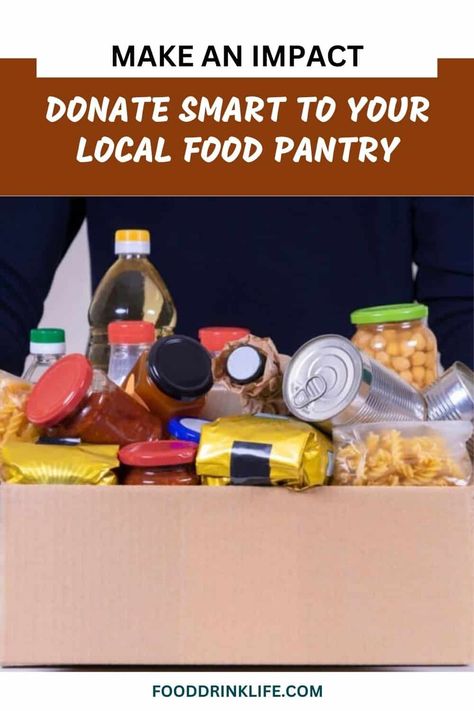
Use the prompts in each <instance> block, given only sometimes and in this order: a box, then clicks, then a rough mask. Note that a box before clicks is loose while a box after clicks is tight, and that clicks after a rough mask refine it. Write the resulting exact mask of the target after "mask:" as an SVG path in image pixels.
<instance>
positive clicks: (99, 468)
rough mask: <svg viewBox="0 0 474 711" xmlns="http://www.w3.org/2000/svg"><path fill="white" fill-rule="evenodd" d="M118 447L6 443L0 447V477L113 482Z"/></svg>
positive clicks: (19, 480)
mask: <svg viewBox="0 0 474 711" xmlns="http://www.w3.org/2000/svg"><path fill="white" fill-rule="evenodd" d="M117 452H118V447H117V446H115V445H107V444H89V445H86V444H81V445H49V444H48V445H41V444H30V443H25V442H10V443H8V444H5V445H3V447H1V448H0V479H1V480H2V481H3V482H5V483H7V484H99V485H109V484H116V483H117V477H116V475H115V472H114V471H113V470H114V469H115V468H116V467H118V466H119V461H118V458H117Z"/></svg>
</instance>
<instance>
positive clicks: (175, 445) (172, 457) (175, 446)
mask: <svg viewBox="0 0 474 711" xmlns="http://www.w3.org/2000/svg"><path fill="white" fill-rule="evenodd" d="M197 448H198V445H197V444H195V443H194V442H183V441H180V440H163V441H161V442H137V443H136V444H129V445H128V446H127V447H122V449H121V450H120V451H119V459H120V462H121V464H122V470H123V473H122V475H121V483H122V484H127V485H135V486H143V485H152V486H157V485H158V486H160V485H175V486H176V485H180V486H185V485H196V484H199V477H198V476H197V475H196V470H195V465H194V462H195V459H196V452H197Z"/></svg>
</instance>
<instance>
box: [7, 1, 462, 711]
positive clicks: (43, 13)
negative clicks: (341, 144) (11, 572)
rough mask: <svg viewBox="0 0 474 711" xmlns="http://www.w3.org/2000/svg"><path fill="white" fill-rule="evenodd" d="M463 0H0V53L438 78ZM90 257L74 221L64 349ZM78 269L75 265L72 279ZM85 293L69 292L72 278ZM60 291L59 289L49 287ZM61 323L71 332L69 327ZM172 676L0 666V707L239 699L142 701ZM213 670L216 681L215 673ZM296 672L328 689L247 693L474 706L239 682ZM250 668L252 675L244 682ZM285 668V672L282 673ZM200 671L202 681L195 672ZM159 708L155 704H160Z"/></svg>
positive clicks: (387, 691)
mask: <svg viewBox="0 0 474 711" xmlns="http://www.w3.org/2000/svg"><path fill="white" fill-rule="evenodd" d="M473 5H474V3H472V0H471V1H469V2H467V1H463V0H449V2H445V1H443V2H436V1H434V0H431V2H428V1H426V0H410V1H407V0H399V1H398V2H380V0H378V1H374V0H372V1H369V0H358V1H357V2H356V1H351V0H346V1H345V2H341V1H340V0H339V1H337V0H333V1H332V2H329V1H328V0H326V1H325V2H317V1H316V0H313V1H306V2H305V1H303V0H291V2H287V1H286V2H280V1H277V0H273V2H270V1H269V2H257V1H256V0H240V1H239V2H237V3H230V2H224V1H223V0H213V1H211V0H194V1H190V0H188V1H187V2H183V1H181V2H179V1H176V0H175V1H174V2H173V1H171V0H168V2H159V1H158V0H134V2H129V0H127V1H126V2H125V1H124V0H114V1H113V2H112V1H110V0H107V1H105V0H100V1H99V0H81V2H77V3H70V2H65V1H64V0H36V1H35V0H29V1H28V2H25V1H23V2H22V1H17V2H15V3H13V2H11V3H8V4H6V3H4V6H3V7H2V15H1V22H0V57H36V58H37V59H38V74H39V75H40V76H118V75H132V74H134V75H135V76H146V75H148V76H165V75H168V76H178V75H185V76H190V75H194V76H197V75H211V76H223V75H224V74H226V73H227V74H233V75H240V76H250V75H257V76H258V75H260V76H263V75H267V76H270V75H275V76H304V75H307V76H311V75H313V76H316V75H322V76H333V77H339V76H351V75H352V76H387V77H388V76H435V75H436V60H437V58H438V57H469V56H471V57H473V56H474V47H473V39H472V37H473V26H474V18H473V10H472V8H473ZM211 43H212V44H216V45H222V44H224V43H227V44H230V45H233V44H243V45H246V46H247V47H248V46H249V45H252V44H264V43H265V44H270V45H277V44H282V43H285V44H302V45H305V46H311V45H313V44H319V45H321V47H322V48H323V49H324V47H328V46H329V45H331V44H364V45H365V50H364V52H363V54H362V61H361V65H360V67H359V68H358V69H352V68H347V69H345V68H340V69H331V68H328V69H321V68H319V69H315V68H312V69H308V70H306V69H305V68H304V67H302V66H301V65H299V66H298V67H297V68H295V69H294V70H291V69H283V70H269V69H267V70H265V71H264V70H262V69H251V68H248V67H246V68H243V69H242V70H237V69H233V70H230V71H227V72H226V70H224V69H221V70H216V69H208V70H203V69H199V68H197V67H196V68H194V69H185V70H181V71H180V70H170V69H167V70H159V69H152V70H145V69H137V70H135V71H133V70H128V72H126V71H125V70H123V69H121V70H118V69H115V70H114V69H113V68H112V66H111V45H112V44H120V45H128V44H136V45H137V46H140V45H142V44H150V45H152V46H154V47H156V46H157V45H159V44H164V45H168V44H193V45H194V46H195V48H196V50H197V52H196V55H197V56H199V52H200V50H201V49H202V47H204V46H205V45H207V44H211ZM87 268H88V254H87V244H86V239H85V231H84V230H83V231H82V232H81V234H80V236H79V238H78V239H77V240H76V242H75V244H74V245H73V247H72V248H71V250H70V253H69V254H68V255H67V257H66V259H65V261H64V262H63V265H62V268H61V270H60V271H59V272H58V275H57V278H56V282H55V285H54V286H53V291H52V293H51V294H50V297H49V299H48V302H47V305H46V312H45V317H44V319H43V324H44V325H51V326H53V325H54V326H65V327H66V328H67V327H68V323H69V324H70V323H71V322H75V323H76V324H78V325H76V326H75V329H74V335H72V334H70V335H69V342H68V349H69V350H70V351H71V350H82V349H83V347H84V342H85V339H86V334H87V326H86V321H85V311H86V307H87V303H88V300H89V281H88V272H87ZM73 271H74V274H75V277H76V278H75V279H74V282H73V283H74V293H73V294H71V295H70V298H69V297H66V298H65V296H64V295H65V294H68V293H69V292H67V288H68V284H71V283H72V281H71V279H70V278H69V275H70V274H71V273H72V272H73ZM78 273H80V274H82V277H83V278H81V279H77V275H78ZM79 283H80V284H81V285H82V286H81V289H82V291H81V292H80V293H79V294H78V292H77V284H79ZM59 293H61V298H58V297H57V294H59ZM68 330H69V329H68ZM171 676H172V675H171V674H165V673H151V674H147V675H146V676H143V675H142V674H138V673H135V674H126V673H123V672H122V673H118V674H116V675H114V676H112V677H111V676H109V674H107V673H103V674H89V673H85V672H84V673H79V674H71V675H69V674H66V673H62V674H42V673H36V674H35V673H33V674H32V673H28V672H8V671H4V673H2V674H1V675H0V708H2V709H8V711H17V710H20V711H23V710H26V709H33V708H34V709H39V710H40V711H41V709H43V708H44V709H48V711H56V709H61V710H62V709H65V708H67V709H70V710H71V711H74V710H75V709H80V710H81V711H83V709H84V708H91V709H96V708H104V709H105V708H114V709H115V710H116V711H120V710H121V709H127V710H128V709H137V710H138V711H141V709H148V708H158V707H161V708H163V707H165V708H169V709H173V708H184V707H186V708H189V707H191V708H192V707H193V706H194V707H195V708H196V709H201V708H206V709H207V708H211V707H212V706H213V705H214V707H215V708H221V707H222V703H225V704H226V706H229V707H234V708H240V707H242V703H239V702H234V701H224V702H222V701H216V702H209V701H205V702H204V703H201V704H199V703H197V702H193V701H191V702H188V703H186V702H180V701H175V702H172V701H170V700H168V701H166V702H164V701H158V700H156V699H155V700H153V699H152V698H151V685H152V683H157V682H159V681H163V678H166V679H167V680H169V679H170V677H171ZM206 676H207V679H206V681H207V682H214V683H216V681H217V683H232V682H233V681H235V674H231V673H230V672H226V673H221V674H217V673H212V674H208V675H206ZM216 676H218V679H217V680H216ZM303 676H305V677H306V678H305V679H304V681H305V682H306V683H315V682H316V681H317V682H318V683H323V684H324V686H325V696H324V698H323V699H320V700H313V701H306V702H305V701H294V702H289V701H288V702H286V701H285V702H283V701H274V702H272V701H268V700H266V701H263V700H262V701H250V702H244V703H245V704H246V706H248V705H249V704H251V705H252V707H253V708H255V709H260V708H266V709H267V708H268V709H269V708H280V709H284V708H289V707H291V708H304V707H307V708H309V706H310V705H311V707H312V708H322V709H328V711H332V710H333V709H336V710H339V709H349V708H351V709H359V708H361V709H362V708H363V709H365V710H366V711H371V709H377V711H379V709H382V708H383V709H384V710H385V709H387V710H388V711H390V709H397V711H398V710H399V709H402V708H403V709H411V708H417V707H418V706H420V705H421V704H423V707H428V706H429V707H430V711H437V710H438V709H452V710H453V711H464V709H468V708H469V709H470V708H472V707H474V690H473V681H474V677H473V675H472V673H468V674H467V675H466V674H456V673H438V674H436V673H424V674H403V673H398V674H381V673H372V674H368V673H361V674H344V673H342V672H338V673H337V672H334V673H325V674H324V673H320V672H314V673H312V674H311V675H309V676H308V675H300V674H298V675H296V674H291V675H285V674H283V673H276V674H269V673H266V672H262V673H261V674H253V675H252V674H250V673H243V674H242V675H241V679H240V680H241V681H243V682H249V681H254V683H267V682H268V681H274V682H277V683H285V682H287V681H288V680H290V681H291V683H295V680H296V679H297V678H298V679H299V678H300V677H301V679H302V680H303ZM252 677H255V679H253V678H252ZM286 677H288V678H286ZM196 678H197V675H191V674H185V673H184V672H183V673H180V674H178V675H176V677H175V680H176V681H179V682H180V683H183V682H184V683H192V681H193V679H194V681H196ZM198 680H199V681H200V682H201V683H202V682H203V681H204V678H203V675H199V677H198ZM158 705H159V706H158Z"/></svg>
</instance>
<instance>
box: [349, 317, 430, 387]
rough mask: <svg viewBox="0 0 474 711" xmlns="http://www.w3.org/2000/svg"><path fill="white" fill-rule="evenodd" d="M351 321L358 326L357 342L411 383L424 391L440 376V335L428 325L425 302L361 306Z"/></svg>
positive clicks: (364, 349) (361, 347)
mask: <svg viewBox="0 0 474 711" xmlns="http://www.w3.org/2000/svg"><path fill="white" fill-rule="evenodd" d="M351 322H352V323H353V324H354V325H355V326H356V332H355V334H354V336H353V337H352V341H353V343H354V344H355V345H356V346H357V347H358V348H359V349H360V350H362V351H364V352H365V353H367V354H368V355H370V356H371V357H372V358H375V360H377V361H378V362H379V363H382V365H385V366H386V367H387V368H391V369H392V370H394V371H395V372H396V373H398V374H399V375H400V377H401V378H403V380H406V382H407V383H411V384H412V385H414V386H415V387H417V388H418V389H420V390H422V389H423V388H425V387H427V386H428V385H431V383H432V382H434V381H435V380H436V379H437V377H438V349H437V345H436V337H435V335H434V333H433V332H432V331H431V330H430V329H429V328H428V307H427V306H425V305H424V304H417V303H413V304H394V305H391V306H372V307H370V308H366V309H358V310H357V311H353V312H352V314H351Z"/></svg>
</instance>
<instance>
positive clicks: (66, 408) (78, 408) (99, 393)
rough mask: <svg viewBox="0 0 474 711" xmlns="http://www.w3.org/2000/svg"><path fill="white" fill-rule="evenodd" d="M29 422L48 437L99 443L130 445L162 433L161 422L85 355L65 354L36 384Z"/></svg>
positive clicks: (29, 407)
mask: <svg viewBox="0 0 474 711" xmlns="http://www.w3.org/2000/svg"><path fill="white" fill-rule="evenodd" d="M26 415H27V417H28V419H29V420H30V422H32V423H33V424H35V425H37V426H38V427H40V428H42V429H43V432H44V434H45V435H46V436H47V437H54V438H60V439H65V438H66V439H67V438H79V439H80V440H81V441H82V442H90V443H94V444H119V445H124V444H129V443H131V442H137V441H142V440H156V439H159V438H160V437H161V431H162V427H161V421H160V419H159V418H158V417H156V416H155V415H153V414H151V413H150V412H148V410H146V409H145V408H144V407H142V406H141V405H140V404H139V403H137V402H136V401H135V400H134V399H133V398H131V397H130V396H129V395H127V394H126V393H125V392H124V391H123V390H121V389H120V388H119V387H118V386H117V385H115V384H114V383H113V382H112V381H111V380H109V378H108V377H107V376H106V375H105V373H103V372H102V371H101V370H98V369H96V368H92V366H91V364H90V363H89V361H88V360H87V358H85V357H84V356H83V355H80V354H72V355H68V356H64V358H61V360H59V361H58V362H57V363H55V364H54V365H52V366H51V367H50V368H49V369H48V370H47V371H46V372H45V373H44V375H43V376H42V377H41V378H40V380H39V381H38V382H37V384H36V385H35V386H34V388H33V390H32V392H31V395H30V397H29V399H28V402H27V405H26Z"/></svg>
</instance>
